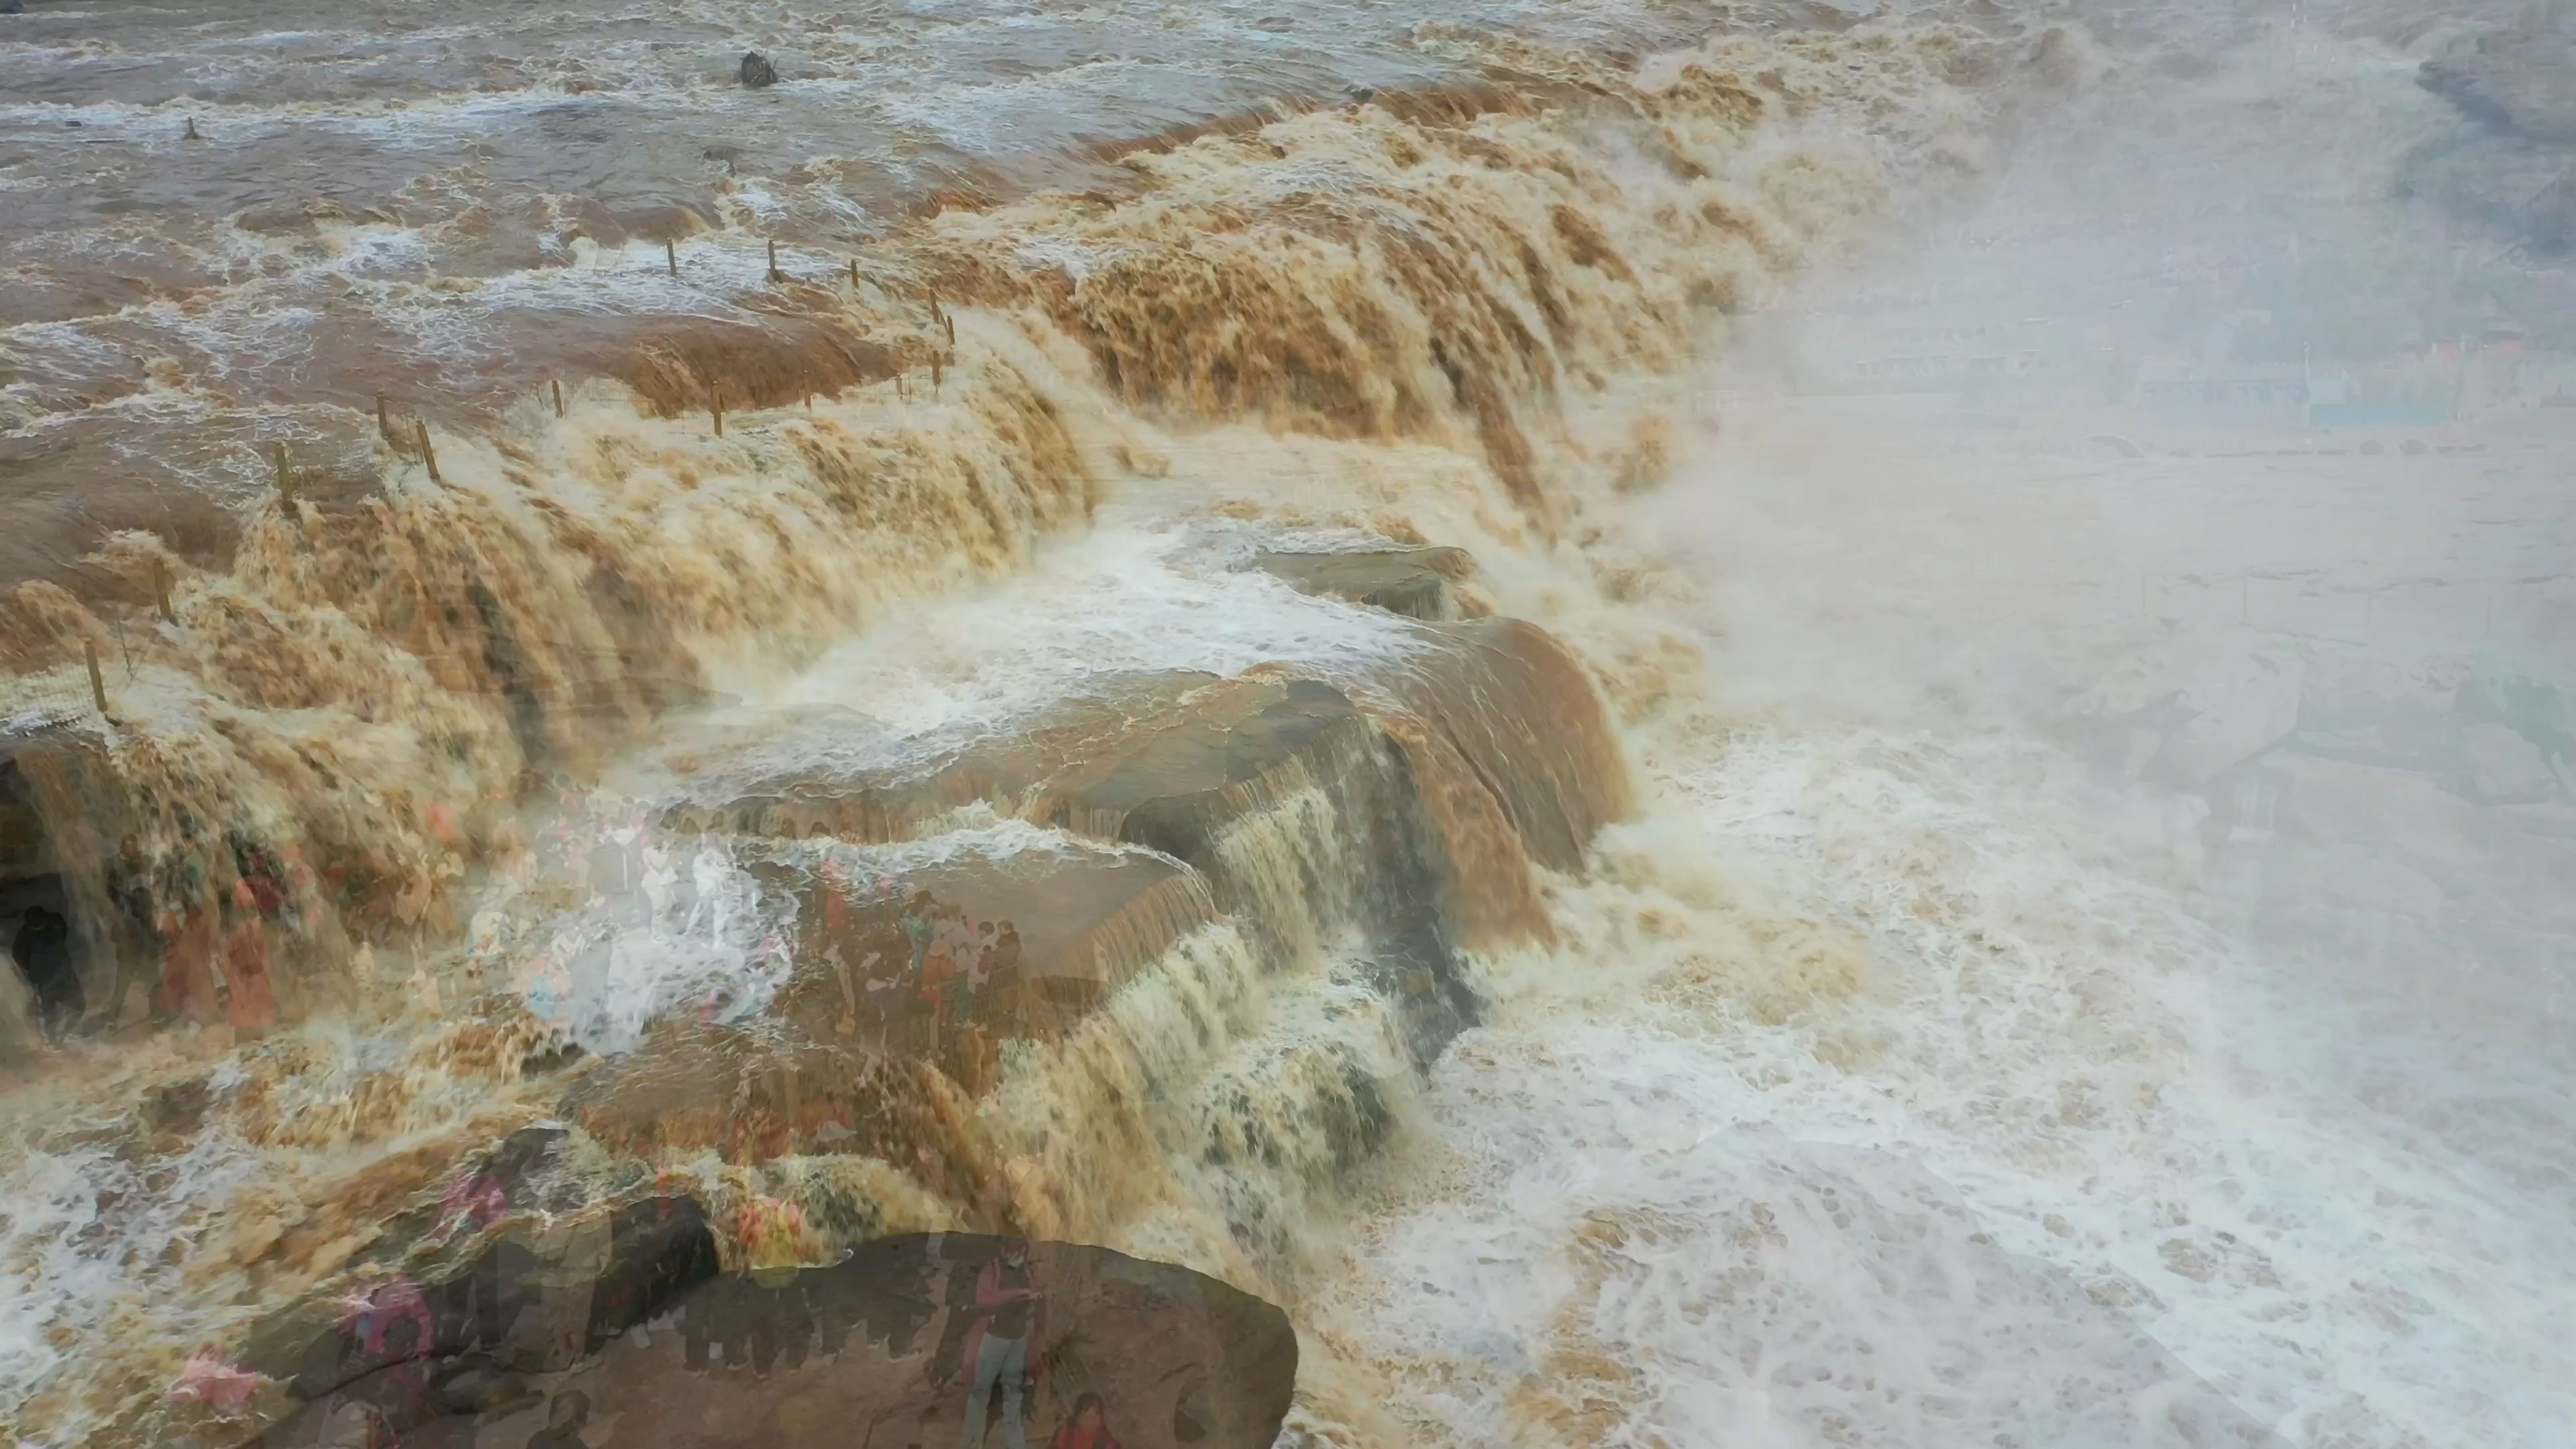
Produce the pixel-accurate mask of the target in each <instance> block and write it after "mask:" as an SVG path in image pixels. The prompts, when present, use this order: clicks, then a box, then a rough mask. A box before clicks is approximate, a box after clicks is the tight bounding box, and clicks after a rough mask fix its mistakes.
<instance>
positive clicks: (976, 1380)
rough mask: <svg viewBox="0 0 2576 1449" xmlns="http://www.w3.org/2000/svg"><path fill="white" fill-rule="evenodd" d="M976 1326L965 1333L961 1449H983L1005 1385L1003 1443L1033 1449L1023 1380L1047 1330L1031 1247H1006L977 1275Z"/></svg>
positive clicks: (1016, 1244) (1015, 1241)
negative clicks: (987, 1421) (1034, 1346)
mask: <svg viewBox="0 0 2576 1449" xmlns="http://www.w3.org/2000/svg"><path fill="white" fill-rule="evenodd" d="M973 1312H974V1315H975V1326H974V1327H972V1328H970V1329H968V1330H967V1331H966V1357H965V1359H964V1363H965V1367H966V1422H965V1424H964V1425H962V1426H961V1427H960V1428H959V1429H958V1432H957V1449H980V1446H981V1445H982V1444H983V1442H984V1405H985V1403H986V1402H987V1401H988V1400H990V1399H991V1398H992V1396H993V1385H994V1384H995V1383H999V1384H1000V1385H1001V1386H1002V1442H1003V1443H1004V1444H1006V1445H1008V1446H1009V1449H1029V1438H1028V1430H1027V1427H1026V1426H1025V1424H1024V1423H1023V1421H1022V1419H1021V1399H1022V1395H1023V1394H1024V1393H1025V1392H1026V1390H1025V1388H1024V1386H1023V1381H1024V1380H1025V1379H1027V1378H1028V1375H1029V1343H1030V1341H1031V1340H1032V1339H1035V1338H1037V1337H1038V1336H1039V1335H1040V1334H1041V1332H1042V1331H1043V1328H1044V1323H1045V1308H1044V1305H1043V1301H1042V1299H1041V1297H1040V1295H1039V1292H1038V1281H1037V1270H1036V1268H1035V1267H1033V1266H1031V1264H1030V1263H1029V1245H1028V1244H1027V1243H1024V1242H1022V1241H1020V1240H1019V1239H1016V1238H1014V1239H1012V1240H1010V1241H1009V1242H1007V1243H1005V1244H1004V1245H1003V1248H1002V1255H1001V1256H1000V1257H998V1258H995V1259H994V1260H993V1261H992V1262H990V1263H987V1264H985V1265H984V1271H982V1272H981V1273H978V1274H976V1275H975V1306H974V1309H973Z"/></svg>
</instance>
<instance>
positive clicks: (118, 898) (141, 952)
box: [102, 835, 169, 1023]
mask: <svg viewBox="0 0 2576 1449" xmlns="http://www.w3.org/2000/svg"><path fill="white" fill-rule="evenodd" d="M154 873H155V872H154V868H153V865H152V861H151V860H150V858H149V857H147V856H145V855H144V853H143V842H142V841H140V840H138V839H136V838H135V837H134V836H132V835H128V836H126V837H125V839H124V840H123V841H122V842H121V843H120V844H119V845H118V847H117V853H116V858H115V859H114V860H112V861H110V862H108V869H107V893H108V895H109V897H110V898H111V899H113V900H114V901H115V902H116V912H117V918H118V921H119V923H120V925H121V927H122V931H121V935H122V937H123V939H122V941H121V942H120V943H119V949H118V951H117V953H116V956H117V966H116V984H115V985H114V986H113V987H111V988H110V989H109V992H108V1000H107V1004H106V1006H105V1007H104V1008H103V1009H102V1015H103V1016H104V1018H105V1019H106V1020H107V1021H108V1022H110V1023H113V1022H114V1021H115V1020H116V1018H118V1017H119V1016H122V1015H123V1014H124V1012H125V1001H126V998H127V997H128V996H129V995H131V994H132V992H133V987H134V983H136V982H137V981H142V980H147V979H149V977H150V975H151V968H150V967H149V966H148V965H146V964H145V963H148V962H157V961H159V960H160V959H161V953H162V952H163V951H164V950H165V949H167V948H168V946H169V942H167V941H166V940H164V939H162V935H161V907H160V904H159V902H158V900H157V899H156V896H155V894H154V891H153V886H152V878H153V875H154Z"/></svg>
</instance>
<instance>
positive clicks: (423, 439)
mask: <svg viewBox="0 0 2576 1449" xmlns="http://www.w3.org/2000/svg"><path fill="white" fill-rule="evenodd" d="M416 426H417V428H418V431H419V437H420V461H421V462H422V463H424V464H427V465H428V467H429V481H430V482H432V483H436V484H439V485H440V486H442V487H444V486H445V485H446V481H447V480H445V479H443V478H441V477H439V476H438V450H437V449H435V448H432V447H431V446H430V445H429V420H428V419H427V418H423V419H421V420H420V422H419V423H418V424H417V425H416Z"/></svg>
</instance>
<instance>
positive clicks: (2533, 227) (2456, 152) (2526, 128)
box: [2399, 18, 2576, 257]
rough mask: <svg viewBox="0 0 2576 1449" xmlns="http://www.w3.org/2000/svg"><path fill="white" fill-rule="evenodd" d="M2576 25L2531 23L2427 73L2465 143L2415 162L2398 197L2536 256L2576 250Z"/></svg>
mask: <svg viewBox="0 0 2576 1449" xmlns="http://www.w3.org/2000/svg"><path fill="white" fill-rule="evenodd" d="M2570 75H2576V22H2571V21H2569V20H2567V19H2564V18H2561V19H2559V20H2558V21H2556V22H2555V23H2540V22H2534V23H2527V24H2524V25H2520V26H2516V27H2512V28H2509V29H2506V30H2502V31H2497V32H2494V33H2490V34H2487V35H2483V36H2480V37H2478V38H2477V39H2475V40H2474V41H2471V42H2469V43H2467V44H2466V45H2464V46H2462V47H2460V48H2459V49H2458V50H2456V51H2455V52H2454V53H2452V54H2449V55H2445V56H2440V57H2436V58H2435V59H2432V60H2428V61H2426V62H2425V63H2424V65H2423V67H2422V69H2421V70H2420V71H2419V72H2418V74H2417V80H2418V83H2419V84H2421V85H2422V86H2423V87H2424V88H2425V89H2426V90H2428V91H2431V92H2432V93H2433V94H2435V95H2438V96H2440V97H2442V98H2443V99H2445V100H2447V101H2449V102H2451V104H2452V105H2453V106H2455V107H2457V108H2458V110H2459V112H2460V115H2461V117H2462V119H2463V121H2464V123H2465V124H2464V125H2463V127H2462V129H2461V131H2460V133H2459V134H2458V135H2456V136H2454V137H2451V138H2449V139H2447V140H2444V141H2440V142H2436V143H2434V144H2433V145H2431V146H2428V147H2426V148H2425V149H2423V150H2422V151H2419V152H2417V153H2416V154H2415V155H2414V156H2412V157H2410V158H2409V159H2408V161H2407V163H2406V165H2405V169H2404V170H2403V172H2402V173H2401V177H2400V182H2399V184H2400V186H2401V188H2402V189H2403V190H2404V191H2406V192H2409V193H2412V194H2414V195H2419V196H2423V197H2426V198H2428V199H2430V200H2432V201H2434V202H2435V203H2437V204H2438V205H2441V206H2442V207H2444V208H2445V209H2446V210H2449V211H2451V212H2452V213H2454V214H2456V215H2459V216H2462V217H2466V218H2469V219H2472V220H2475V221H2477V222H2479V223H2481V224H2483V225H2485V226H2488V227H2491V228H2493V229H2495V230H2497V231H2499V232H2502V233H2504V234H2506V235H2509V236H2513V237H2516V238H2518V239H2520V240H2521V241H2522V242H2524V243H2525V244H2526V245H2527V246H2529V247H2530V248H2531V249H2532V250H2533V251H2535V252H2537V253H2540V254H2543V255H2547V256H2554V257H2564V256H2566V255H2567V254H2569V253H2570V252H2571V250H2576V180H2571V178H2570V177H2569V175H2568V170H2567V165H2566V160H2567V148H2568V147H2569V146H2570V145H2576V86H2571V85H2569V84H2568V80H2567V78H2568V77H2569V76H2570Z"/></svg>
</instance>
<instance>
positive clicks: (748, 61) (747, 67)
mask: <svg viewBox="0 0 2576 1449" xmlns="http://www.w3.org/2000/svg"><path fill="white" fill-rule="evenodd" d="M736 75H737V76H738V77H739V78H740V79H741V81H742V83H743V84H744V85H746V86H749V87H751V88H752V89H753V90H758V89H760V88H761V87H762V86H774V85H776V84H778V67H776V66H774V65H771V64H770V63H769V57H767V56H765V55H762V54H761V53H760V52H759V51H756V50H747V51H744V52H743V55H742V68H741V69H740V70H739V71H737V72H736Z"/></svg>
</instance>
